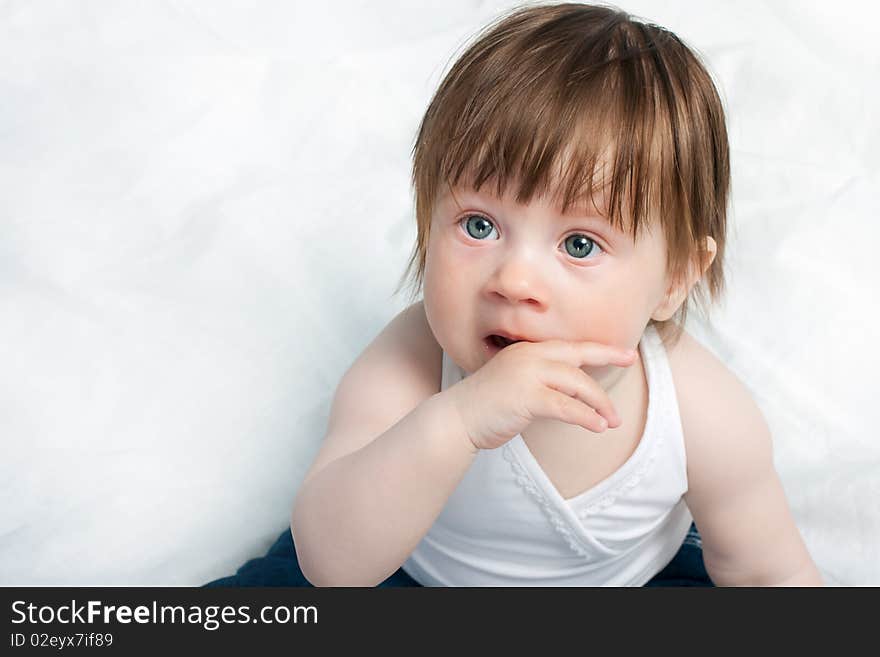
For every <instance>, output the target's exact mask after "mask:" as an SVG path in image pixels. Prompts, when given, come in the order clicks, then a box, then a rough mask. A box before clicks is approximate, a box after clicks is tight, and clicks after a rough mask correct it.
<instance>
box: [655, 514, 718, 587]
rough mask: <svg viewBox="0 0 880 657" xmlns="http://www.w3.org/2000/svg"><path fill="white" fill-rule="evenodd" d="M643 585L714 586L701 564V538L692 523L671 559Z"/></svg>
mask: <svg viewBox="0 0 880 657" xmlns="http://www.w3.org/2000/svg"><path fill="white" fill-rule="evenodd" d="M645 586H715V584H714V583H713V582H712V580H711V578H710V577H709V573H707V572H706V567H705V565H704V564H703V539H702V538H701V537H700V532H698V531H697V526H696V525H695V524H694V523H691V528H690V529H689V530H688V533H687V536H685V538H684V541H683V542H682V544H681V547H680V548H679V549H678V553H677V554H676V555H675V556H674V557H673V558H672V561H670V562H669V563H668V564H667V565H666V567H665V568H663V570H661V571H660V572H659V573H657V574H656V575H655V576H654V577H653V578H652V579H651V580H650V581H649V582H648V583H647V584H645Z"/></svg>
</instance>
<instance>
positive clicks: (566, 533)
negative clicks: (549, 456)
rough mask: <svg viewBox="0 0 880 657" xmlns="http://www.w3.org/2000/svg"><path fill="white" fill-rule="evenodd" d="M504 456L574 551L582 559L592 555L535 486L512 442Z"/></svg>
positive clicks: (515, 475) (507, 445) (505, 449)
mask: <svg viewBox="0 0 880 657" xmlns="http://www.w3.org/2000/svg"><path fill="white" fill-rule="evenodd" d="M501 450H502V454H503V455H504V459H505V460H506V461H507V462H508V463H510V467H511V468H512V469H513V475H514V478H515V479H516V482H517V483H518V484H519V485H520V486H521V487H522V488H524V489H525V490H526V491H527V492H528V493H529V494H530V495H531V496H532V497H533V498H534V499H535V501H536V502H538V506H540V508H541V511H543V513H544V515H546V516H547V518H548V520H550V524H552V525H553V527H554V528H555V529H556V531H558V532H559V533H560V534H561V535H562V537H563V538H564V539H565V541H566V542H567V543H568V545H569V546H570V547H571V549H572V550H574V551H575V552H576V553H577V554H579V555H580V556H582V557H587V556H589V555H590V553H589V552H588V551H587V550H585V549H584V547H583V546H582V545H581V544H580V542H579V541H578V540H577V538H575V536H574V535H573V534H572V531H571V528H570V527H569V525H568V523H567V522H566V521H565V520H564V519H563V518H562V516H561V515H560V513H559V511H558V510H557V509H556V508H555V507H554V505H553V503H552V502H551V501H550V500H548V499H547V497H546V496H545V495H544V493H542V492H541V489H540V488H538V486H537V485H536V484H535V482H534V481H533V480H532V478H531V476H530V475H529V473H528V472H527V471H526V469H525V468H524V467H523V466H522V464H521V463H520V462H519V461H518V460H517V458H516V456H515V455H514V454H513V451H512V450H511V448H510V442H509V441H508V442H507V443H505V444H504V446H503V447H502V448H501Z"/></svg>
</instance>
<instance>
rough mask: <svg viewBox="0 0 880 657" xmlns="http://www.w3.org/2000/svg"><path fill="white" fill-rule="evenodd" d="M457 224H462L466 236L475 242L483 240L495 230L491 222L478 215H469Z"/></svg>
mask: <svg viewBox="0 0 880 657" xmlns="http://www.w3.org/2000/svg"><path fill="white" fill-rule="evenodd" d="M458 223H459V224H464V229H465V230H466V231H467V234H468V235H470V236H471V237H473V238H474V239H477V240H482V239H485V238H486V236H487V235H489V234H490V233H491V232H492V231H493V230H494V229H495V226H493V225H492V222H491V221H489V220H488V219H486V217H482V216H480V215H478V214H469V215H468V216H466V217H464V218H463V219H462V220H461V221H459V222H458ZM496 239H497V238H496Z"/></svg>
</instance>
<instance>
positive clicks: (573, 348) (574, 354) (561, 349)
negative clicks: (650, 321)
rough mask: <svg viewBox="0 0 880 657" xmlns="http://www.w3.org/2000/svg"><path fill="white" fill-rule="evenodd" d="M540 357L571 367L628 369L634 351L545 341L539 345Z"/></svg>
mask: <svg viewBox="0 0 880 657" xmlns="http://www.w3.org/2000/svg"><path fill="white" fill-rule="evenodd" d="M539 344H540V345H541V351H542V355H544V356H546V357H547V358H550V359H552V360H557V361H561V362H564V363H569V364H571V365H577V366H581V365H593V366H595V367H601V366H603V365H617V366H620V367H628V366H629V365H632V364H633V363H634V362H635V351H634V350H632V349H622V348H620V347H612V346H611V345H607V344H601V343H599V342H571V341H568V340H546V341H544V342H541V343H539Z"/></svg>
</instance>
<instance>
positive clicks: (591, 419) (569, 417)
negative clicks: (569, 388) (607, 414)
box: [538, 388, 608, 433]
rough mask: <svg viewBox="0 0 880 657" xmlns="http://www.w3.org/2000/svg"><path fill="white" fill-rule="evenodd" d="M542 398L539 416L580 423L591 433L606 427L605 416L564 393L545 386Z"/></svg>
mask: <svg viewBox="0 0 880 657" xmlns="http://www.w3.org/2000/svg"><path fill="white" fill-rule="evenodd" d="M542 398H543V406H544V408H543V409H542V410H541V412H539V413H538V415H540V416H543V417H548V418H551V419H556V420H562V421H563V422H566V423H568V424H576V425H580V426H582V427H584V428H585V429H588V430H589V431H592V432H593V433H602V432H603V431H605V430H606V429H607V428H608V423H607V422H606V421H605V418H603V417H602V416H601V415H599V414H598V413H597V412H596V411H595V410H593V409H592V408H590V407H589V406H587V405H586V404H584V403H583V402H581V401H579V400H577V399H574V398H572V397H569V396H568V395H566V394H564V393H561V392H559V391H557V390H550V389H549V388H546V389H545V390H544V394H543V395H542Z"/></svg>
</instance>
